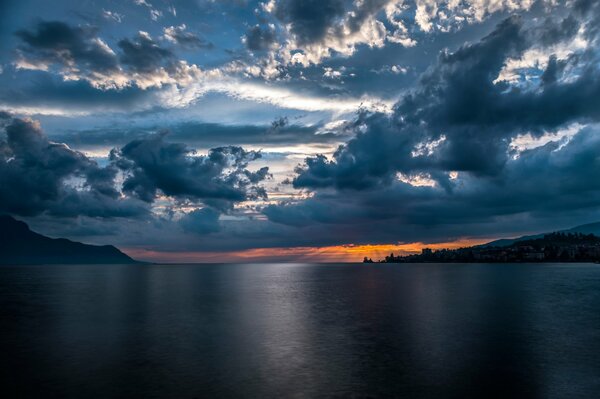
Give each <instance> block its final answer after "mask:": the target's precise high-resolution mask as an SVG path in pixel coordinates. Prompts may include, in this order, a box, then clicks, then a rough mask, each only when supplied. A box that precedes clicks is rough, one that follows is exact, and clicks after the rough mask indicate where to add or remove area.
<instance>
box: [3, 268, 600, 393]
mask: <svg viewBox="0 0 600 399" xmlns="http://www.w3.org/2000/svg"><path fill="white" fill-rule="evenodd" d="M0 323H1V325H0V351H1V352H0V353H2V362H3V367H2V371H1V377H2V379H1V382H2V390H3V391H4V392H5V393H8V394H9V396H10V397H77V398H90V397H177V398H191V397H206V398H217V397H235V398H240V397H248V398H252V397H311V398H312V397H405V398H515V397H527V398H594V397H598V395H599V394H598V392H600V265H594V264H537V265H536V264H531V265H526V264H491V265H489V264H415V265H412V264H396V265H349V264H331V265H323V264H321V265H315V264H293V265H291V264H246V265H149V266H148V265H144V266H106V265H102V266H87V265H79V266H78V265H69V266H18V267H17V266H15V267H0Z"/></svg>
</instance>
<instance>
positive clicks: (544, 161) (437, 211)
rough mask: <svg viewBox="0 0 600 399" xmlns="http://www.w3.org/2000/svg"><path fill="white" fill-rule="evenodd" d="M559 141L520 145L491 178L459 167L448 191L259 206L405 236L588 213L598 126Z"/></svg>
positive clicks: (598, 163) (594, 187) (348, 195)
mask: <svg viewBox="0 0 600 399" xmlns="http://www.w3.org/2000/svg"><path fill="white" fill-rule="evenodd" d="M558 147H559V144H558V143H549V144H547V145H545V146H542V147H538V148H535V149H532V150H527V151H524V152H523V153H521V154H520V156H519V158H517V159H516V160H513V161H511V162H509V163H507V165H506V167H505V169H504V173H503V175H502V176H501V177H498V178H495V179H481V178H478V177H475V176H472V175H470V174H468V173H465V174H463V175H459V177H458V178H457V181H456V183H455V184H456V185H457V186H458V187H459V188H457V189H456V190H455V191H453V192H448V191H446V190H444V189H443V188H441V187H413V186H411V185H409V184H405V183H400V182H398V183H396V184H393V185H388V186H378V187H376V188H372V189H370V190H361V191H348V190H341V191H327V190H322V191H318V192H317V194H316V195H315V196H314V197H312V198H310V199H308V200H305V201H301V202H298V203H292V204H288V205H284V206H277V205H272V206H268V207H267V208H265V210H264V213H265V214H266V215H267V216H268V217H269V219H270V220H271V221H273V222H277V223H282V224H286V225H291V226H300V227H302V226H311V225H314V224H315V223H319V224H322V225H323V227H322V228H323V229H329V228H331V229H334V228H336V227H334V226H335V225H341V226H348V227H347V228H348V229H350V230H354V234H355V235H356V237H355V240H352V241H348V242H357V240H360V239H361V237H362V239H364V238H365V237H366V238H368V237H369V236H368V235H365V231H366V230H365V229H364V225H375V226H380V228H381V229H382V231H380V232H379V233H375V235H373V236H371V237H372V238H374V237H375V236H380V237H382V238H383V237H386V236H387V237H388V239H389V237H393V238H394V239H397V240H400V241H403V240H410V239H417V237H415V231H418V230H419V229H427V228H429V229H432V228H433V227H434V226H435V227H436V228H441V229H446V228H447V227H448V226H452V225H457V226H461V228H462V229H463V230H462V232H463V234H466V233H468V232H469V230H470V229H469V228H468V226H469V225H474V226H477V227H478V228H479V227H480V226H481V225H482V224H485V223H490V224H493V223H501V221H502V220H503V219H507V220H510V217H513V216H514V215H527V214H530V215H532V216H533V217H542V216H543V217H548V216H552V215H555V216H556V214H557V212H558V213H561V212H567V213H568V212H574V213H575V212H577V211H579V212H583V213H585V212H588V213H593V212H594V210H595V209H596V208H597V204H598V203H599V201H600V180H598V178H597V176H598V174H599V173H600V159H599V158H598V156H597V154H598V153H599V151H600V135H599V132H598V130H596V129H593V128H585V129H583V130H582V131H581V132H580V133H579V134H577V135H576V136H575V137H574V138H573V139H572V140H571V141H570V142H569V143H568V144H566V145H565V146H564V147H563V148H560V149H559V148H558ZM567 223H568V221H567ZM327 225H331V226H332V227H326V226H327ZM350 226H352V227H350ZM358 226H363V227H358ZM444 226H446V227H444ZM411 229H412V230H413V231H411ZM422 233H423V236H424V237H425V236H426V235H427V233H426V232H425V231H423V232H422ZM457 233H458V230H457ZM478 233H480V232H479V231H478ZM429 234H435V232H434V231H430V233H429ZM384 239H385V238H384ZM384 242H385V241H384Z"/></svg>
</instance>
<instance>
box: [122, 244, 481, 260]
mask: <svg viewBox="0 0 600 399" xmlns="http://www.w3.org/2000/svg"><path fill="white" fill-rule="evenodd" d="M488 241H490V239H489V238H488V239H472V238H464V239H459V240H456V241H450V242H443V243H423V242H414V243H406V244H365V245H356V244H347V245H333V246H326V247H288V248H252V249H245V250H239V251H221V252H219V251H183V252H166V251H155V250H150V249H143V248H124V249H123V252H125V253H126V254H127V255H129V256H131V257H132V258H135V259H138V260H142V261H148V262H165V263H230V262H248V263H251V262H361V261H362V260H363V258H364V257H365V256H366V257H368V258H371V259H373V261H377V260H380V259H383V258H384V257H385V256H387V255H389V254H390V253H394V254H395V255H410V254H416V253H420V252H421V250H422V249H423V248H431V249H434V250H438V249H444V248H447V249H456V248H461V247H468V246H473V245H479V244H483V243H486V242H488Z"/></svg>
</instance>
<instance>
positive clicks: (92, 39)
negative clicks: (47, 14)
mask: <svg viewBox="0 0 600 399" xmlns="http://www.w3.org/2000/svg"><path fill="white" fill-rule="evenodd" d="M16 35H17V36H18V37H19V38H20V39H21V40H22V41H23V45H21V46H19V47H18V49H17V55H18V58H17V61H16V66H17V68H22V69H37V70H48V69H49V68H50V67H51V66H57V67H58V68H60V69H61V73H62V74H63V75H64V76H65V78H67V79H70V78H75V76H78V75H79V74H83V75H84V76H85V77H86V78H87V79H89V80H90V81H92V82H101V81H104V80H105V79H107V78H108V77H109V76H110V75H112V74H115V73H117V72H118V70H119V67H118V60H117V56H116V54H115V53H114V52H113V51H112V50H111V49H110V47H108V45H107V44H106V43H105V42H104V41H102V40H101V39H100V38H98V37H97V30H96V29H94V28H90V27H85V28H81V27H71V26H69V25H67V24H65V23H63V22H58V21H52V22H45V21H41V22H38V24H37V26H36V27H35V30H34V31H28V30H19V31H17V32H16Z"/></svg>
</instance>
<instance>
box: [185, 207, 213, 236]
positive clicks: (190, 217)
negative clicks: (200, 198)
mask: <svg viewBox="0 0 600 399" xmlns="http://www.w3.org/2000/svg"><path fill="white" fill-rule="evenodd" d="M179 224H180V225H181V226H182V227H183V230H184V231H186V232H190V233H195V234H209V233H215V232H217V231H219V230H220V225H219V212H217V211H216V210H214V209H211V208H202V209H196V210H195V211H192V212H190V213H188V214H186V215H185V216H184V217H183V218H182V219H181V220H180V221H179Z"/></svg>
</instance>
